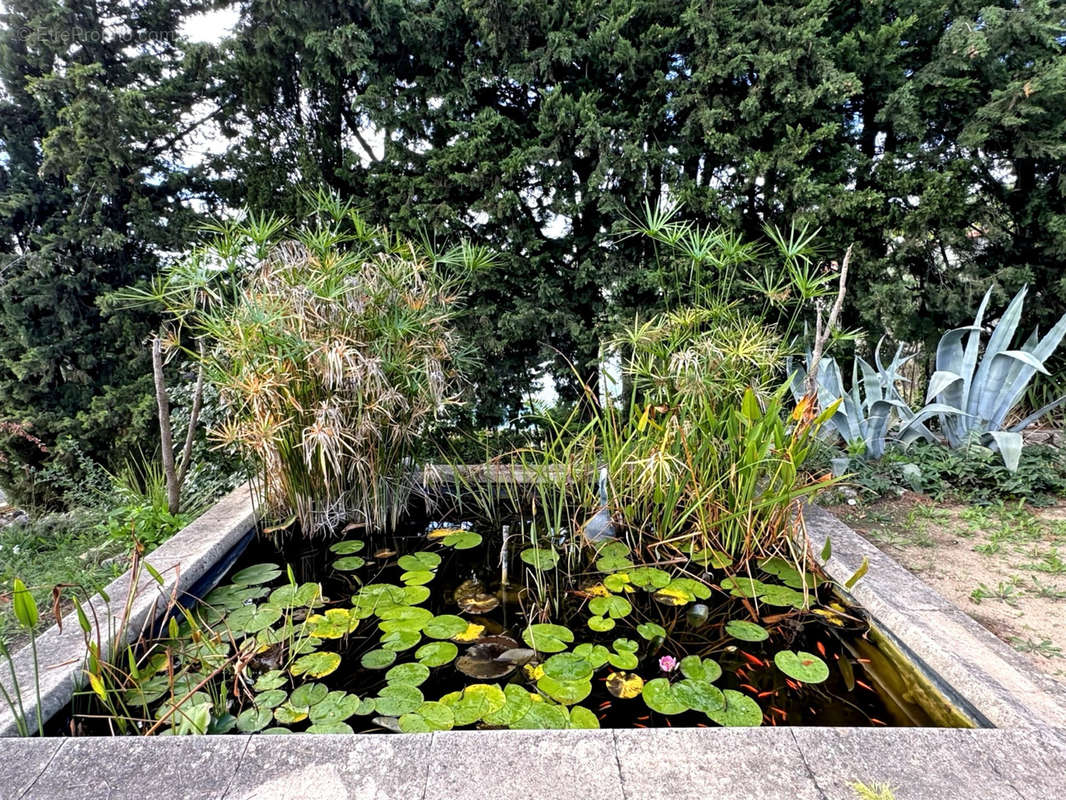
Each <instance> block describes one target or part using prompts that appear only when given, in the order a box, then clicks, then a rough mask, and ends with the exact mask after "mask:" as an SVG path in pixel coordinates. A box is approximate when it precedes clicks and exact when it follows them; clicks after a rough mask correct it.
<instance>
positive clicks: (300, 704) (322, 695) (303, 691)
mask: <svg viewBox="0 0 1066 800" xmlns="http://www.w3.org/2000/svg"><path fill="white" fill-rule="evenodd" d="M328 694H329V689H328V688H326V686H325V684H322V683H304V684H301V685H300V686H297V687H296V688H295V689H293V691H292V695H291V696H290V697H289V702H290V703H291V704H292V705H293V706H294V707H296V708H310V707H311V706H313V705H314V704H315V703H321V702H322V701H323V700H325V699H326V695H328Z"/></svg>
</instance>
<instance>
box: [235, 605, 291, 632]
mask: <svg viewBox="0 0 1066 800" xmlns="http://www.w3.org/2000/svg"><path fill="white" fill-rule="evenodd" d="M281 615H282V611H281V609H280V608H277V607H276V606H241V607H240V608H238V609H237V610H236V611H234V612H233V613H232V614H230V615H229V616H228V617H227V618H226V625H228V626H229V627H230V628H231V629H232V630H235V631H241V632H243V633H259V631H261V630H265V629H267V628H269V627H270V626H271V625H273V624H274V623H275V622H277V621H278V620H279V619H281Z"/></svg>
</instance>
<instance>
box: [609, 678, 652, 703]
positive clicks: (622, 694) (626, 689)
mask: <svg viewBox="0 0 1066 800" xmlns="http://www.w3.org/2000/svg"><path fill="white" fill-rule="evenodd" d="M643 689H644V679H643V678H642V677H640V676H639V675H637V674H636V673H635V672H612V673H610V674H609V675H608V676H607V691H608V692H610V693H611V694H613V695H614V696H615V697H619V698H621V699H623V700H630V699H632V698H634V697H636V696H638V695H639V694H640V693H641V691H642V690H643Z"/></svg>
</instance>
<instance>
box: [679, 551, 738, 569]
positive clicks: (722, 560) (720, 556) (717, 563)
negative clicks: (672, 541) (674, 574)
mask: <svg viewBox="0 0 1066 800" xmlns="http://www.w3.org/2000/svg"><path fill="white" fill-rule="evenodd" d="M689 558H691V559H692V560H693V561H694V562H695V563H697V564H699V565H700V566H701V567H703V568H704V569H706V568H707V567H714V568H715V569H725V568H726V567H728V566H729V565H730V564H732V563H733V558H732V556H730V555H729V554H728V553H723V552H722V551H721V550H714V549H712V548H706V549H704V550H694V551H693V552H692V553H691V555H689Z"/></svg>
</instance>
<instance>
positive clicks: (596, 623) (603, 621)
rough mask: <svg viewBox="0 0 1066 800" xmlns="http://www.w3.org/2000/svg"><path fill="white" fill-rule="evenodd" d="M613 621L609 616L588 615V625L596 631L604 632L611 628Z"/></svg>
mask: <svg viewBox="0 0 1066 800" xmlns="http://www.w3.org/2000/svg"><path fill="white" fill-rule="evenodd" d="M615 624H616V623H615V621H614V620H613V619H611V618H610V617H589V619H588V626H589V628H591V629H592V630H594V631H596V632H597V633H606V632H607V631H609V630H613V629H614V626H615Z"/></svg>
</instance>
